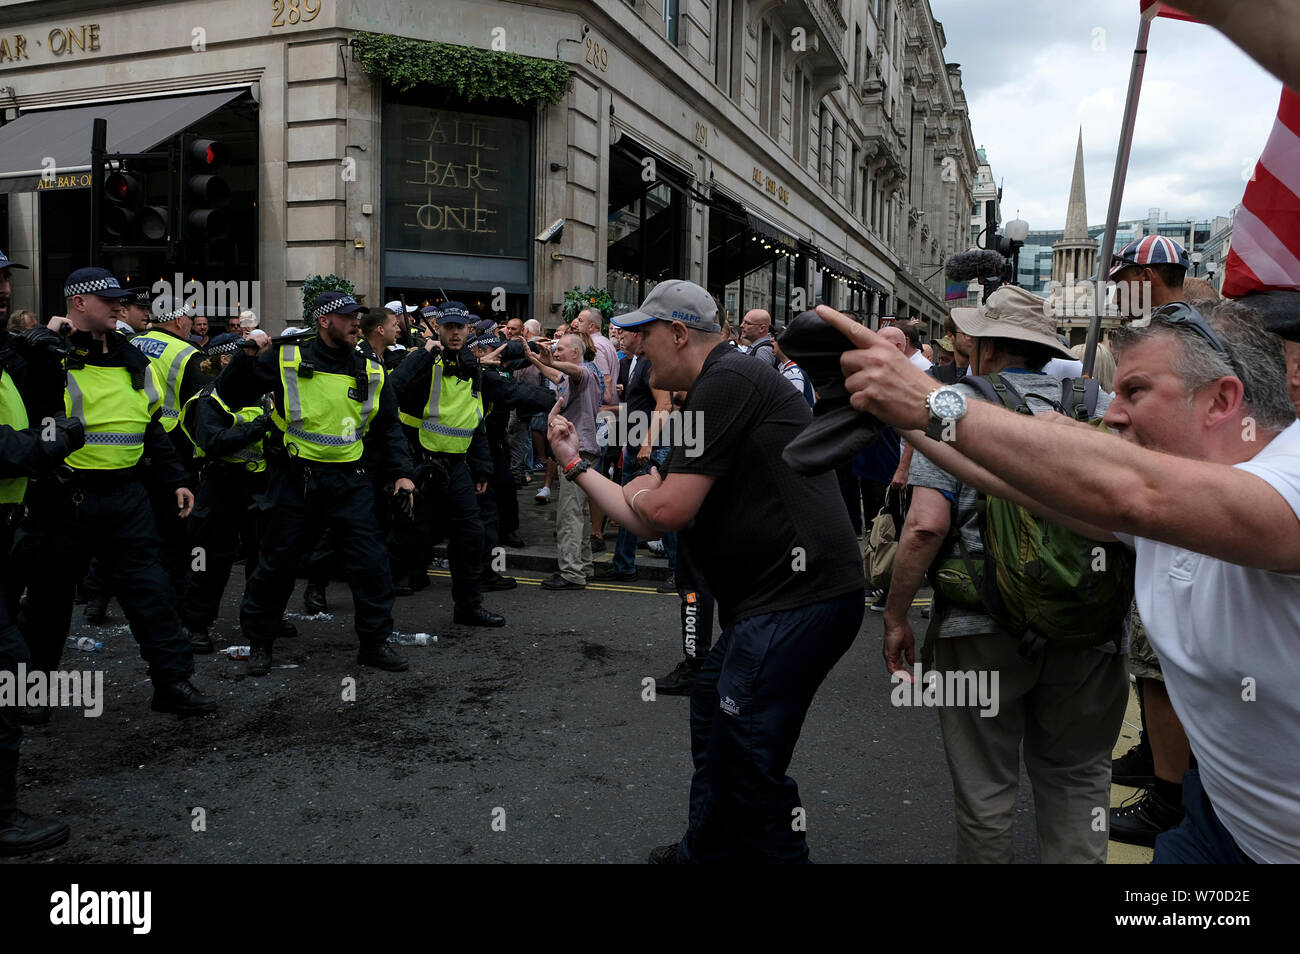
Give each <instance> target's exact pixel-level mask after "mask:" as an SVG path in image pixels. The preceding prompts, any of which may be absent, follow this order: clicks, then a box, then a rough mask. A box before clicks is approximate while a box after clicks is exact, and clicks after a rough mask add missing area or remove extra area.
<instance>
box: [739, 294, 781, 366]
mask: <svg viewBox="0 0 1300 954" xmlns="http://www.w3.org/2000/svg"><path fill="white" fill-rule="evenodd" d="M771 330H772V316H771V315H769V314H768V313H767V312H766V311H764V310H763V309H762V308H754V309H751V310H750V311H747V312H745V317H744V318H742V319H741V320H740V340H741V342H743V343H744V344H745V345H746V346H748V351H749V354H750V355H752V356H754V357H757V358H761V359H762V360H763V361H766V362H767V363H768V364H769V365H771V366H772V367H774V368H775V367H776V352H775V351H773V350H772V335H771V333H770V332H771Z"/></svg>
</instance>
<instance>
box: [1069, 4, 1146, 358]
mask: <svg viewBox="0 0 1300 954" xmlns="http://www.w3.org/2000/svg"><path fill="white" fill-rule="evenodd" d="M1156 9H1159V7H1157V8H1156ZM1150 34H1151V20H1150V19H1149V18H1148V17H1147V16H1146V15H1145V14H1143V16H1142V22H1141V24H1140V25H1139V26H1138V35H1137V43H1136V44H1135V46H1134V49H1133V70H1132V72H1131V74H1130V75H1129V80H1128V100H1127V101H1126V102H1125V104H1124V124H1123V125H1122V126H1121V127H1120V134H1119V150H1118V152H1116V154H1115V177H1114V179H1113V180H1112V182H1111V186H1110V208H1109V209H1107V211H1106V234H1105V235H1104V236H1103V237H1102V243H1101V249H1100V250H1099V252H1098V255H1097V275H1096V280H1095V281H1094V283H1093V287H1094V290H1095V298H1094V300H1093V301H1094V306H1095V307H1094V308H1093V310H1092V311H1093V313H1092V322H1091V323H1090V324H1089V325H1088V344H1087V347H1086V349H1085V351H1084V353H1083V373H1084V374H1087V375H1091V374H1092V367H1093V362H1094V361H1095V360H1096V358H1097V342H1098V341H1099V339H1100V337H1101V316H1102V315H1103V314H1104V313H1105V310H1106V277H1107V275H1108V274H1109V273H1110V260H1111V256H1113V255H1114V254H1115V232H1116V230H1117V229H1118V228H1119V209H1120V205H1121V203H1122V202H1123V201H1124V180H1125V178H1126V177H1127V176H1128V160H1129V153H1130V152H1131V150H1132V148H1133V126H1134V123H1135V122H1136V120H1137V110H1138V96H1139V94H1140V93H1141V92H1142V75H1143V73H1144V72H1145V71H1146V65H1147V37H1148V36H1149V35H1150Z"/></svg>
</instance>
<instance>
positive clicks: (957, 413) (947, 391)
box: [925, 384, 970, 441]
mask: <svg viewBox="0 0 1300 954" xmlns="http://www.w3.org/2000/svg"><path fill="white" fill-rule="evenodd" d="M925 409H926V410H927V411H929V412H930V423H929V424H928V425H926V428H925V435H926V437H930V438H933V439H934V440H936V441H937V440H941V439H942V435H943V432H944V430H945V429H946V428H948V427H950V426H952V425H954V424H956V422H957V421H960V420H961V419H962V418H963V417H965V416H966V412H967V411H968V410H970V406H969V405H968V404H967V403H966V395H964V394H962V393H961V392H960V391H958V390H957V389H956V388H955V387H953V386H952V385H947V384H946V385H944V386H943V387H941V388H935V389H934V390H933V391H931V392H930V393H929V394H928V395H926V398H925Z"/></svg>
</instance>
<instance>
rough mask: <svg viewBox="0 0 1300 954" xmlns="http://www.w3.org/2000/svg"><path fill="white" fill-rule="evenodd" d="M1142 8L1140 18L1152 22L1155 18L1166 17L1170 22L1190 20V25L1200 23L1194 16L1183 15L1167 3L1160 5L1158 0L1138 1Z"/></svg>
mask: <svg viewBox="0 0 1300 954" xmlns="http://www.w3.org/2000/svg"><path fill="white" fill-rule="evenodd" d="M1139 2H1140V3H1141V8H1142V16H1144V17H1146V18H1147V19H1148V20H1154V19H1155V18H1156V17H1168V18H1169V19H1171V20H1190V21H1191V22H1192V23H1200V22H1201V21H1200V20H1198V19H1196V17H1194V16H1190V15H1188V14H1186V13H1183V11H1182V10H1178V9H1176V8H1175V7H1171V6H1170V5H1169V4H1167V3H1160V2H1159V0H1139Z"/></svg>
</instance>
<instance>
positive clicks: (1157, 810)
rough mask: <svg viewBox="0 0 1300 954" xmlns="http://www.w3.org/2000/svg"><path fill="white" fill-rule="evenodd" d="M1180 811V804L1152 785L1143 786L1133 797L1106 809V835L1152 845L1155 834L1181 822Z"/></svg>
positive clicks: (1153, 844) (1118, 839)
mask: <svg viewBox="0 0 1300 954" xmlns="http://www.w3.org/2000/svg"><path fill="white" fill-rule="evenodd" d="M1183 814H1184V812H1183V807H1182V806H1181V805H1174V804H1171V803H1170V802H1168V801H1166V800H1165V799H1164V798H1162V797H1161V796H1160V795H1157V794H1156V790H1155V788H1154V787H1152V788H1148V789H1145V790H1143V791H1142V793H1141V794H1140V795H1139V796H1138V797H1137V800H1136V801H1134V800H1133V799H1129V800H1128V801H1126V802H1125V803H1124V804H1123V805H1121V806H1120V807H1119V808H1112V809H1111V810H1110V839H1111V841H1122V842H1124V843H1125V844H1128V845H1145V846H1146V847H1148V848H1153V847H1155V843H1156V835H1159V834H1161V833H1163V832H1166V831H1170V830H1171V829H1174V828H1177V827H1178V826H1179V825H1181V824H1182V823H1183Z"/></svg>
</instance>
